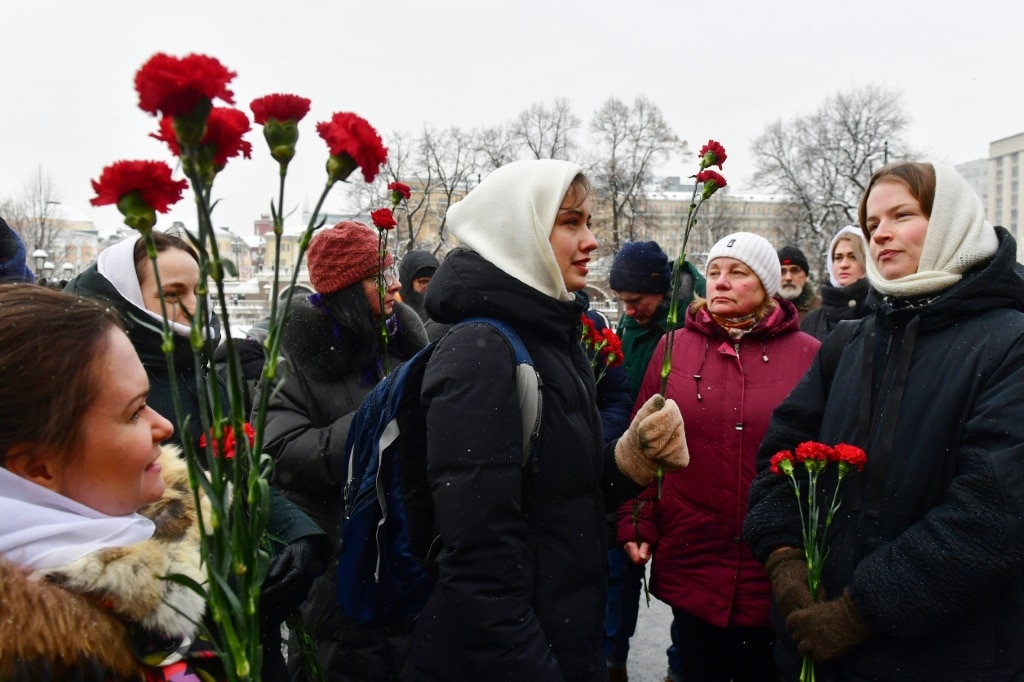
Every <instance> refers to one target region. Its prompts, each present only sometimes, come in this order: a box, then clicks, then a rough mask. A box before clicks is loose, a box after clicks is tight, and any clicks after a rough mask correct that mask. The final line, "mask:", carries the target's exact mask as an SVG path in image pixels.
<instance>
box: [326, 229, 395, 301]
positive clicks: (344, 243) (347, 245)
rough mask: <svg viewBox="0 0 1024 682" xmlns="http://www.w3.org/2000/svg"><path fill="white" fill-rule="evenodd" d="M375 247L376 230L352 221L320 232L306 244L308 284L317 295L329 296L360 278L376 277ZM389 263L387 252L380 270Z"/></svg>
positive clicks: (376, 247) (377, 267)
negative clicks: (307, 249) (309, 283)
mask: <svg viewBox="0 0 1024 682" xmlns="http://www.w3.org/2000/svg"><path fill="white" fill-rule="evenodd" d="M379 246H380V240H379V236H378V235H377V232H376V230H374V229H372V228H370V227H367V226H366V225H364V224H362V223H357V222H355V221H353V220H346V221H342V222H340V223H338V224H337V225H335V226H334V227H332V228H330V229H328V230H322V231H320V232H318V233H317V234H316V235H314V237H313V240H312V241H311V242H310V243H309V251H308V252H307V262H308V263H309V281H310V282H312V283H313V288H315V289H316V291H317V293H319V294H333V293H334V292H335V291H341V290H342V289H344V288H345V287H347V286H351V285H353V284H355V283H356V282H358V281H359V280H361V279H366V278H367V277H376V276H377V274H378V273H379V272H380V270H381V268H380V258H379V256H378V255H377V249H378V248H379ZM393 262H394V259H393V258H392V257H391V254H390V253H388V254H387V255H386V256H385V257H384V267H385V268H389V267H391V264H392V263H393Z"/></svg>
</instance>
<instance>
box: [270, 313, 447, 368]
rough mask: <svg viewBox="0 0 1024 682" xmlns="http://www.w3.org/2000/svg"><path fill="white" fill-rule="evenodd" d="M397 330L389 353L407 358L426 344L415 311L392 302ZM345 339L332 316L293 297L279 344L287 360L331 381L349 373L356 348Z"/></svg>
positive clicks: (424, 333) (425, 338)
mask: <svg viewBox="0 0 1024 682" xmlns="http://www.w3.org/2000/svg"><path fill="white" fill-rule="evenodd" d="M394 314H395V316H396V317H397V319H398V333H397V334H396V335H395V337H394V338H393V339H392V342H391V344H390V347H389V353H390V354H391V355H393V356H395V357H397V358H398V359H400V360H407V359H409V358H410V357H412V355H413V353H415V352H416V351H418V350H419V349H420V348H422V347H423V346H425V345H426V344H427V334H426V332H425V331H424V329H423V323H422V322H421V321H420V318H419V316H418V315H417V314H416V312H415V311H414V310H413V309H412V308H410V307H409V306H407V305H403V304H402V303H399V302H397V301H396V302H395V313H394ZM345 344H346V341H345V340H342V339H338V338H337V337H335V335H334V325H333V324H332V322H331V319H330V318H329V317H328V316H327V315H324V314H323V313H322V312H320V310H318V309H317V308H316V307H314V306H313V304H312V303H310V302H309V301H308V300H305V299H302V298H299V299H296V300H293V301H292V312H291V314H290V315H289V317H288V321H287V323H286V324H285V328H284V331H283V333H282V337H281V348H282V350H283V351H284V353H285V355H287V356H288V359H289V361H290V362H292V363H294V365H295V366H296V368H298V369H299V370H300V371H301V372H302V373H303V374H304V375H306V376H311V377H319V378H321V379H322V380H324V381H328V382H334V381H339V380H342V379H344V378H345V377H347V376H349V375H351V374H352V372H353V370H354V367H353V364H354V362H355V357H356V354H355V351H354V349H353V348H351V347H348V346H346V345H345Z"/></svg>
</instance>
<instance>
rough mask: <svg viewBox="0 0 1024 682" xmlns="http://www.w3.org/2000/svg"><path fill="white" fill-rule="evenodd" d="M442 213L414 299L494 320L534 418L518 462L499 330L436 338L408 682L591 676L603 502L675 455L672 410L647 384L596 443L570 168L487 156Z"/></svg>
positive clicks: (585, 186) (447, 319)
mask: <svg viewBox="0 0 1024 682" xmlns="http://www.w3.org/2000/svg"><path fill="white" fill-rule="evenodd" d="M448 224H449V225H450V228H451V233H452V234H453V235H454V236H455V237H457V238H458V239H459V241H460V242H461V244H462V246H463V248H459V249H455V250H453V251H452V252H450V253H449V254H448V256H447V257H446V258H445V260H444V262H443V263H442V264H441V267H440V268H438V270H437V272H436V273H435V274H434V278H433V279H432V280H431V282H430V288H429V289H427V297H426V308H427V312H428V313H429V314H430V316H431V318H433V319H435V320H438V321H440V322H443V323H448V324H455V323H457V322H461V321H463V320H465V319H466V318H470V317H488V318H496V319H499V320H502V321H504V322H506V323H507V324H509V325H511V326H512V327H513V328H514V329H515V331H516V332H517V334H518V335H519V336H520V338H521V339H522V340H523V343H524V344H525V345H526V347H527V349H528V350H529V352H530V355H531V357H532V358H533V362H534V365H535V368H536V370H537V372H538V373H539V375H540V380H541V398H542V405H543V414H542V420H541V425H540V434H539V436H538V437H537V440H536V450H535V454H536V457H535V458H534V459H533V461H532V462H529V463H528V464H527V465H526V466H524V465H523V461H522V460H523V451H524V443H523V428H522V422H521V416H520V406H519V403H518V400H517V398H516V391H515V378H514V365H513V356H512V350H511V346H510V345H509V343H508V342H507V341H506V340H505V337H504V336H502V335H501V333H499V332H498V331H497V330H496V329H494V328H493V327H492V326H490V325H487V324H483V323H468V324H462V325H459V326H457V327H455V328H454V329H453V330H452V331H451V332H449V333H448V335H447V336H445V337H444V338H443V339H442V340H441V341H440V342H439V344H438V346H437V348H436V350H435V351H434V354H433V356H432V357H431V360H430V363H429V365H428V366H427V369H426V371H425V374H424V377H423V389H422V401H423V405H424V409H425V411H426V423H427V465H428V474H427V476H428V482H429V484H430V488H431V493H432V496H433V502H434V519H435V523H436V532H437V533H438V535H439V537H440V543H441V544H442V545H443V548H442V549H441V552H440V556H439V559H438V565H439V576H438V580H437V585H436V587H435V588H434V591H433V593H432V595H431V598H430V601H429V602H428V603H427V605H426V607H425V608H424V610H423V612H422V613H421V614H420V616H419V618H418V619H417V621H416V626H415V631H414V635H413V644H412V651H411V658H410V662H409V666H408V668H409V669H408V675H407V677H408V679H416V680H423V679H430V680H440V679H445V680H452V679H465V680H470V679H474V680H475V679H486V678H488V677H495V676H497V677H500V678H502V679H510V680H530V681H531V682H541V681H543V680H551V681H554V680H559V681H561V680H586V681H588V682H598V681H599V680H607V679H608V671H607V669H606V667H605V662H604V657H603V656H602V654H601V642H602V633H603V604H604V597H605V588H606V585H607V579H606V575H605V569H606V561H605V557H606V555H607V529H606V525H605V514H606V512H607V510H609V509H615V508H616V506H617V505H618V504H619V503H621V502H622V501H624V500H625V499H627V498H628V497H631V496H633V495H636V494H637V493H639V492H640V490H641V486H642V485H644V484H646V483H647V482H649V481H650V480H651V479H652V478H653V477H654V475H655V473H656V471H657V468H658V465H659V463H660V464H661V465H662V466H663V467H664V468H665V470H669V469H673V468H678V467H680V466H684V465H685V464H686V462H687V461H688V460H687V457H688V456H687V452H686V444H685V439H684V437H683V428H682V427H683V424H682V418H681V417H680V415H679V410H678V407H676V405H675V403H674V402H673V401H671V400H670V401H664V400H661V399H660V396H657V397H655V398H652V399H651V401H650V402H649V403H648V404H645V405H644V406H643V407H642V408H641V409H640V410H639V412H638V414H637V416H636V417H635V418H634V421H633V424H632V425H631V426H630V428H629V430H628V431H627V432H626V434H625V435H623V436H622V438H620V439H618V440H617V441H614V442H612V443H610V444H608V445H605V443H604V441H603V438H602V431H601V418H600V415H599V414H598V409H597V406H596V399H595V382H594V372H593V369H592V368H591V365H590V362H589V360H588V359H587V358H586V356H585V355H584V354H583V351H582V350H581V348H580V334H581V319H580V316H581V314H582V312H583V310H584V304H583V303H582V301H581V300H580V299H578V298H577V297H576V296H575V295H574V293H573V292H576V291H580V290H582V289H583V288H584V287H585V286H586V283H587V275H588V273H589V267H590V255H591V253H592V252H593V250H594V249H595V248H596V247H597V240H596V239H595V238H594V236H593V234H592V233H591V231H590V225H591V210H590V185H589V182H588V181H587V180H586V178H585V177H584V176H583V175H582V174H581V172H580V168H579V167H578V166H576V165H575V164H572V163H568V162H566V161H555V160H550V159H548V160H539V161H518V162H515V163H511V164H508V165H506V166H503V167H501V168H499V169H497V170H496V171H494V172H493V173H492V174H491V175H490V176H488V177H487V178H486V179H485V180H484V181H483V182H482V183H481V184H480V185H479V186H478V187H477V188H476V189H474V190H473V191H472V192H471V193H470V194H469V195H468V196H467V197H466V198H465V199H463V200H462V201H461V202H459V203H457V204H455V205H454V206H452V207H451V208H450V209H449V210H448ZM641 432H642V434H643V437H642V439H641V437H640V435H639V434H640V433H641ZM641 440H643V443H644V445H641V444H640V442H641Z"/></svg>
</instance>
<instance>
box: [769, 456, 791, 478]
mask: <svg viewBox="0 0 1024 682" xmlns="http://www.w3.org/2000/svg"><path fill="white" fill-rule="evenodd" d="M772 473H773V474H775V475H776V476H782V475H783V474H785V475H787V476H788V475H791V474H792V473H793V453H792V452H790V451H789V450H782V451H780V452H776V453H775V454H774V455H772Z"/></svg>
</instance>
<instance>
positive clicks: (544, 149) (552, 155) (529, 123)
mask: <svg viewBox="0 0 1024 682" xmlns="http://www.w3.org/2000/svg"><path fill="white" fill-rule="evenodd" d="M579 127H580V119H579V117H578V116H576V114H574V113H573V112H572V108H571V107H570V106H569V100H567V99H565V98H564V97H557V98H555V101H554V104H552V106H551V108H550V109H549V108H548V107H546V106H544V103H543V102H534V103H533V104H531V105H530V108H528V109H524V110H523V111H521V112H520V113H519V116H517V117H516V119H515V121H513V123H512V126H511V133H512V139H513V140H515V141H517V142H518V144H520V145H521V146H523V147H526V149H528V150H529V152H530V154H531V156H532V157H533V158H535V159H562V160H564V161H573V160H575V157H576V155H577V147H576V141H575V134H576V131H577V130H578V129H579Z"/></svg>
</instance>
